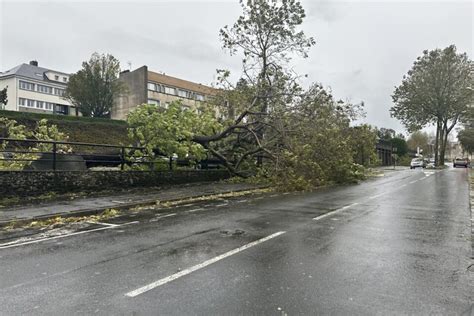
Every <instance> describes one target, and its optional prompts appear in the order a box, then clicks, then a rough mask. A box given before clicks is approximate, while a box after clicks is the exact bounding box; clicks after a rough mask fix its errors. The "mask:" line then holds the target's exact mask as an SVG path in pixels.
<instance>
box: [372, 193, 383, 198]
mask: <svg viewBox="0 0 474 316" xmlns="http://www.w3.org/2000/svg"><path fill="white" fill-rule="evenodd" d="M384 194H385V193H380V194H376V195H372V196H371V197H369V199H376V198H378V197H380V196H382V195H384Z"/></svg>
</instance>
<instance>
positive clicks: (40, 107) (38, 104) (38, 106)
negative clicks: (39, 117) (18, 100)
mask: <svg viewBox="0 0 474 316" xmlns="http://www.w3.org/2000/svg"><path fill="white" fill-rule="evenodd" d="M36 108H37V109H42V108H44V102H43V101H36Z"/></svg>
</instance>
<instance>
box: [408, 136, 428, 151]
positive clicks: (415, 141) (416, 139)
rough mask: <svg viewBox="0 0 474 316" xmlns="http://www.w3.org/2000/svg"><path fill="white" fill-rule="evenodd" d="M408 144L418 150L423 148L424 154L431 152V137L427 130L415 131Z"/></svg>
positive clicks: (412, 148) (411, 148)
mask: <svg viewBox="0 0 474 316" xmlns="http://www.w3.org/2000/svg"><path fill="white" fill-rule="evenodd" d="M407 145H408V148H409V149H410V150H414V151H416V150H417V148H420V149H422V150H423V154H424V155H426V154H427V153H428V152H429V149H430V144H429V137H428V134H427V133H426V132H422V131H415V132H413V133H411V135H410V136H409V137H408V140H407Z"/></svg>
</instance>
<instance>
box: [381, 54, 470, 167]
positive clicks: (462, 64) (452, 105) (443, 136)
mask: <svg viewBox="0 0 474 316" xmlns="http://www.w3.org/2000/svg"><path fill="white" fill-rule="evenodd" d="M473 75H474V74H473V63H472V61H471V60H470V59H469V58H468V56H467V54H465V53H462V54H458V53H457V52H456V47H455V46H454V45H451V46H449V47H447V48H445V49H435V50H431V51H428V50H425V51H424V52H423V55H422V56H420V57H418V58H417V59H416V61H415V62H414V64H413V66H412V68H411V70H410V71H408V73H407V75H406V76H404V78H403V80H402V83H401V84H400V86H398V87H396V88H395V91H394V92H393V95H392V99H393V102H394V106H393V107H392V108H391V110H390V111H391V114H392V116H394V117H396V118H397V119H399V120H400V121H402V122H403V124H404V125H405V126H406V128H407V129H408V130H409V131H415V130H419V129H421V128H422V127H424V126H426V125H430V124H435V125H436V130H437V137H436V144H435V153H436V155H435V160H436V162H438V158H439V161H440V163H441V164H444V153H445V149H446V143H447V139H448V134H449V133H450V132H451V130H452V129H453V128H454V126H455V125H456V124H457V123H458V122H459V121H460V120H462V119H463V117H464V116H465V115H466V113H467V111H468V106H469V105H470V104H472V103H473V90H472V86H473V80H474V79H473ZM438 145H439V146H438ZM438 147H439V153H438Z"/></svg>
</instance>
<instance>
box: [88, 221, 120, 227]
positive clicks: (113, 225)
mask: <svg viewBox="0 0 474 316" xmlns="http://www.w3.org/2000/svg"><path fill="white" fill-rule="evenodd" d="M87 223H89V224H97V225H102V226H110V227H117V226H120V225H117V224H111V223H102V222H87Z"/></svg>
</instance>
